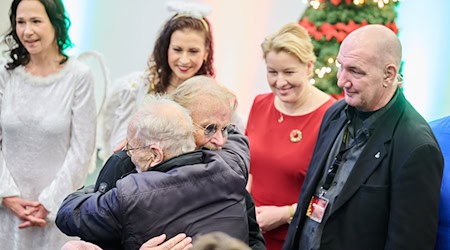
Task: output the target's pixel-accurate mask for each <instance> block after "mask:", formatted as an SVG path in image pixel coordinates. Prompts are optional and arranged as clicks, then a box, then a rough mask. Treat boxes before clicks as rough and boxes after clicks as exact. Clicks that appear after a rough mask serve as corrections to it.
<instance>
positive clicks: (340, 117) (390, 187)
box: [283, 92, 443, 250]
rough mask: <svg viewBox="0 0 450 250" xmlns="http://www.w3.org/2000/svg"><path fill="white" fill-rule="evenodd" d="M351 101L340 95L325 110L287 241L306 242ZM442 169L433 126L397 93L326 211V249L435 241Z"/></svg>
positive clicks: (418, 245)
mask: <svg viewBox="0 0 450 250" xmlns="http://www.w3.org/2000/svg"><path fill="white" fill-rule="evenodd" d="M346 106H347V105H346V103H345V102H344V100H341V101H339V102H337V103H335V104H334V105H333V106H332V107H330V109H329V110H328V111H327V113H326V114H325V116H324V119H323V121H322V124H321V128H320V131H319V136H318V140H317V143H316V147H315V149H314V153H313V157H312V159H311V162H310V165H309V169H308V173H307V175H306V179H305V182H304V184H303V187H302V190H301V193H300V197H299V200H298V208H297V211H296V213H295V216H294V219H293V221H292V223H291V225H290V227H289V230H288V235H287V238H286V241H285V244H284V248H283V249H299V246H298V243H299V237H300V235H301V230H302V228H303V225H304V223H305V219H306V209H307V206H308V204H309V201H310V199H311V196H312V195H314V192H315V188H316V186H317V184H318V182H319V181H320V179H321V178H322V176H323V173H324V170H325V169H324V168H325V167H326V166H325V163H326V160H327V157H328V154H329V152H330V150H331V147H332V145H333V142H334V141H335V139H336V137H337V136H338V134H339V132H340V131H341V129H342V128H343V126H344V125H345V123H346V121H347V118H346V115H345V111H344V109H345V107H346ZM442 171H443V157H442V154H441V151H440V149H439V146H438V144H437V142H436V139H435V137H434V135H433V133H432V131H431V129H430V127H429V126H428V124H427V122H426V121H425V120H424V119H423V118H422V117H421V116H420V115H419V114H418V113H417V111H416V110H414V108H413V107H412V106H411V104H410V103H409V102H408V101H407V100H406V99H405V97H404V95H403V93H401V92H400V93H398V97H397V99H396V100H395V102H394V103H393V105H392V106H391V107H390V108H389V110H387V111H386V112H385V113H384V114H383V115H382V116H381V117H379V118H378V120H377V121H375V130H374V132H373V134H372V135H371V137H370V139H369V141H368V142H367V145H366V147H365V149H364V150H363V152H362V153H361V155H360V157H359V158H358V160H357V161H356V163H355V165H354V167H353V170H352V172H351V173H350V175H349V177H348V179H347V181H346V183H345V185H344V187H343V189H342V191H341V193H340V194H339V196H338V198H337V199H336V201H335V203H334V205H333V207H332V210H331V211H327V213H330V215H329V219H328V220H327V221H326V222H325V225H324V228H323V234H322V237H321V246H320V249H346V250H348V249H365V250H366V249H408V250H410V249H420V250H424V249H433V248H434V242H435V237H436V230H437V225H438V203H439V194H440V185H441V178H442Z"/></svg>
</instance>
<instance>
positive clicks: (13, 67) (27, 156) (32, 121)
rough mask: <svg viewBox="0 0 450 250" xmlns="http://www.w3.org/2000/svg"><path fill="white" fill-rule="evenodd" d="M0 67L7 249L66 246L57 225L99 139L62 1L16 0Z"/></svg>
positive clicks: (0, 216) (1, 231)
mask: <svg viewBox="0 0 450 250" xmlns="http://www.w3.org/2000/svg"><path fill="white" fill-rule="evenodd" d="M10 20H11V28H10V31H9V33H8V34H7V36H6V39H5V40H6V43H7V44H8V46H9V48H10V50H9V57H10V59H9V61H8V62H7V63H6V65H1V67H0V147H1V151H0V160H1V161H0V204H1V205H0V235H1V236H0V248H1V249H10V250H11V249H60V248H61V247H62V245H63V244H64V242H66V241H67V240H68V239H69V238H68V237H67V236H65V235H64V234H62V233H61V232H60V231H59V229H58V228H57V227H56V225H55V223H54V217H55V215H56V213H57V210H58V208H59V205H60V203H61V202H62V200H63V199H64V198H65V197H66V196H67V195H68V194H69V193H71V192H73V191H74V190H76V189H77V188H79V187H81V186H82V185H83V183H84V180H85V177H86V175H87V169H88V166H89V161H90V158H91V156H92V153H93V150H94V145H95V129H96V109H95V99H94V92H93V91H94V85H93V76H92V74H91V73H90V71H89V69H88V68H87V67H86V66H85V65H82V64H81V63H80V62H78V61H76V60H75V59H69V58H68V56H67V55H65V54H64V52H63V51H64V49H66V48H67V47H68V46H70V45H71V43H70V39H69V37H68V34H67V31H68V26H69V25H70V21H69V20H68V19H67V17H66V16H65V11H64V6H63V4H62V3H61V1H60V0H14V1H13V2H12V5H11V10H10Z"/></svg>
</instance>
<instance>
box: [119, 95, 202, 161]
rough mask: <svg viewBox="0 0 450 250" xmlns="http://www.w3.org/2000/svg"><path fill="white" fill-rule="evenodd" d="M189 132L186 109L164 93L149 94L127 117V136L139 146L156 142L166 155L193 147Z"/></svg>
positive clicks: (192, 138)
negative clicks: (130, 115) (131, 115)
mask: <svg viewBox="0 0 450 250" xmlns="http://www.w3.org/2000/svg"><path fill="white" fill-rule="evenodd" d="M193 134H194V127H193V124H192V118H191V117H190V115H189V111H188V110H187V109H185V108H183V107H182V106H180V105H179V104H178V103H176V102H174V101H172V100H170V99H169V98H167V97H164V96H157V95H149V96H147V97H146V98H145V99H144V102H143V103H142V105H141V106H140V107H139V109H138V111H137V112H136V113H135V114H134V115H133V117H132V118H131V120H130V122H129V124H128V131H127V139H128V141H130V140H134V141H135V142H136V143H138V144H140V146H146V145H158V146H159V147H160V148H161V150H162V151H163V152H164V155H165V159H167V158H170V157H174V156H177V155H180V154H183V153H186V152H190V151H193V150H194V149H195V140H194V135H193Z"/></svg>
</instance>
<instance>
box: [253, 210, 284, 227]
mask: <svg viewBox="0 0 450 250" xmlns="http://www.w3.org/2000/svg"><path fill="white" fill-rule="evenodd" d="M255 210H256V221H257V222H258V225H259V227H260V228H261V231H262V232H263V233H265V232H267V231H270V230H273V229H275V228H277V227H279V226H281V225H283V224H286V223H287V221H288V219H289V209H288V208H287V207H286V206H281V207H277V206H260V207H256V209H255Z"/></svg>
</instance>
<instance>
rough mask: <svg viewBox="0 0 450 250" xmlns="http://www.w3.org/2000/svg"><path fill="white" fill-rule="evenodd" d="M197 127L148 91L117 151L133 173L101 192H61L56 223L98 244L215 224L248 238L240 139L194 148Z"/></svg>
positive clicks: (125, 244) (136, 243) (132, 242)
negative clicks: (224, 144) (121, 150)
mask: <svg viewBox="0 0 450 250" xmlns="http://www.w3.org/2000/svg"><path fill="white" fill-rule="evenodd" d="M223 103H224V104H225V107H224V109H223V113H224V114H225V113H231V107H229V102H228V100H227V99H226V98H223ZM226 106H228V110H227V107H226ZM215 123H216V124H219V123H220V124H221V125H217V126H218V127H217V128H219V127H223V125H228V123H226V124H222V123H221V121H219V120H217V121H215ZM197 130H199V129H196V128H195V127H194V125H193V122H192V119H191V117H190V115H189V111H188V110H187V109H185V108H183V107H181V106H180V105H179V104H177V103H176V102H174V101H172V100H169V99H168V98H165V97H149V99H148V100H146V102H145V103H144V106H143V107H141V109H140V110H139V111H138V112H137V113H136V114H135V115H134V116H133V117H132V119H131V121H130V124H129V126H128V131H127V141H128V144H127V147H126V149H125V150H124V152H126V154H128V155H129V156H130V159H131V162H132V163H133V165H134V166H135V167H136V170H137V171H138V172H139V173H137V174H130V175H128V176H126V177H125V178H123V179H121V180H119V181H118V182H117V186H116V187H115V188H113V189H111V190H109V191H108V192H106V193H101V192H95V193H82V192H77V193H74V194H71V195H69V196H68V197H67V198H66V199H65V200H64V202H63V204H62V206H61V208H60V210H59V212H58V215H57V218H56V223H57V225H58V227H59V228H60V229H61V230H62V231H63V232H64V233H66V234H68V235H72V236H80V237H81V238H83V239H84V240H86V241H90V242H93V243H96V244H99V245H100V246H101V247H102V248H105V249H107V248H125V249H137V248H139V247H140V246H141V245H142V244H143V243H145V241H147V240H148V239H150V238H152V237H156V236H158V235H160V234H162V233H165V234H166V235H167V236H168V237H173V236H175V235H177V234H178V233H180V232H185V233H186V234H187V235H189V236H195V235H199V234H205V233H208V232H213V231H222V232H225V233H227V234H229V235H231V236H233V237H236V238H239V239H241V240H243V241H248V225H247V219H246V218H247V214H246V210H245V207H244V202H245V198H244V193H245V184H246V176H247V174H248V171H247V168H248V162H249V156H248V154H246V153H245V152H246V148H247V141H246V139H245V137H242V136H238V137H240V138H236V143H234V144H231V145H228V146H227V147H224V149H223V150H220V151H212V150H197V151H194V149H195V147H196V146H195V139H194V134H195V133H196V132H194V131H197ZM200 131H201V133H202V134H204V133H205V132H204V130H203V129H200ZM117 241H120V242H117ZM103 242H110V243H112V242H115V243H119V244H117V245H115V246H108V245H107V246H105V245H103V244H102V243H103Z"/></svg>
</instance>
